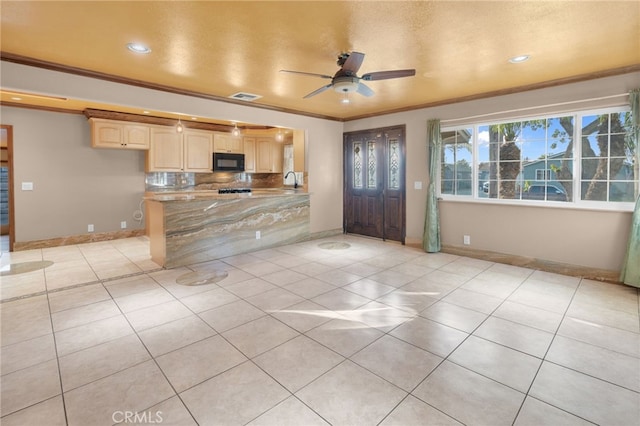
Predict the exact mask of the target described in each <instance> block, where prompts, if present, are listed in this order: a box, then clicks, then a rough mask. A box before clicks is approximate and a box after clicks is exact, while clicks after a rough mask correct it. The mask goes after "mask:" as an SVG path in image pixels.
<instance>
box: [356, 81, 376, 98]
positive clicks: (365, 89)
mask: <svg viewBox="0 0 640 426" xmlns="http://www.w3.org/2000/svg"><path fill="white" fill-rule="evenodd" d="M356 92H358V93H360V94H361V95H363V96H366V97H369V96H373V94H374V93H375V92H374V91H373V90H371V88H370V87H369V86H367V85H366V84H364V83H359V84H358V89H357V90H356Z"/></svg>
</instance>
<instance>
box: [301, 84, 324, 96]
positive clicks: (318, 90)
mask: <svg viewBox="0 0 640 426" xmlns="http://www.w3.org/2000/svg"><path fill="white" fill-rule="evenodd" d="M330 87H331V84H327V85H326V86H322V87H321V88H319V89H317V90H314V91H313V92H311V93H309V94H308V95H307V96H304V97H303V98H302V99H307V98H310V97H312V96H315V95H317V94H319V93H322V92H324V91H325V90H327V89H328V88H330Z"/></svg>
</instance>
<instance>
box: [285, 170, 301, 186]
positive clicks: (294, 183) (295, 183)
mask: <svg viewBox="0 0 640 426" xmlns="http://www.w3.org/2000/svg"><path fill="white" fill-rule="evenodd" d="M291 173H293V187H294V188H297V187H298V178H297V177H296V173H295V172H294V171H293V170H290V171H288V172H287V174H286V175H284V180H287V178H288V177H289V175H290V174H291Z"/></svg>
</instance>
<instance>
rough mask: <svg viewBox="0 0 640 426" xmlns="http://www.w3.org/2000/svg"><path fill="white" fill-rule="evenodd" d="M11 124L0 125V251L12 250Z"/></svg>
mask: <svg viewBox="0 0 640 426" xmlns="http://www.w3.org/2000/svg"><path fill="white" fill-rule="evenodd" d="M14 229H15V224H14V214H13V126H5V125H0V251H2V252H8V251H13V243H14V239H15V235H14Z"/></svg>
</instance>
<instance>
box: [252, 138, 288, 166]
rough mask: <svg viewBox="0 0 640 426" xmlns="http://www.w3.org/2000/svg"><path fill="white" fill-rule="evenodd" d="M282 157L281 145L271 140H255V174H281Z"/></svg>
mask: <svg viewBox="0 0 640 426" xmlns="http://www.w3.org/2000/svg"><path fill="white" fill-rule="evenodd" d="M283 155H284V154H283V145H282V143H280V142H276V141H275V140H274V139H273V138H265V137H259V138H256V173H282V159H283ZM245 161H246V158H245Z"/></svg>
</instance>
